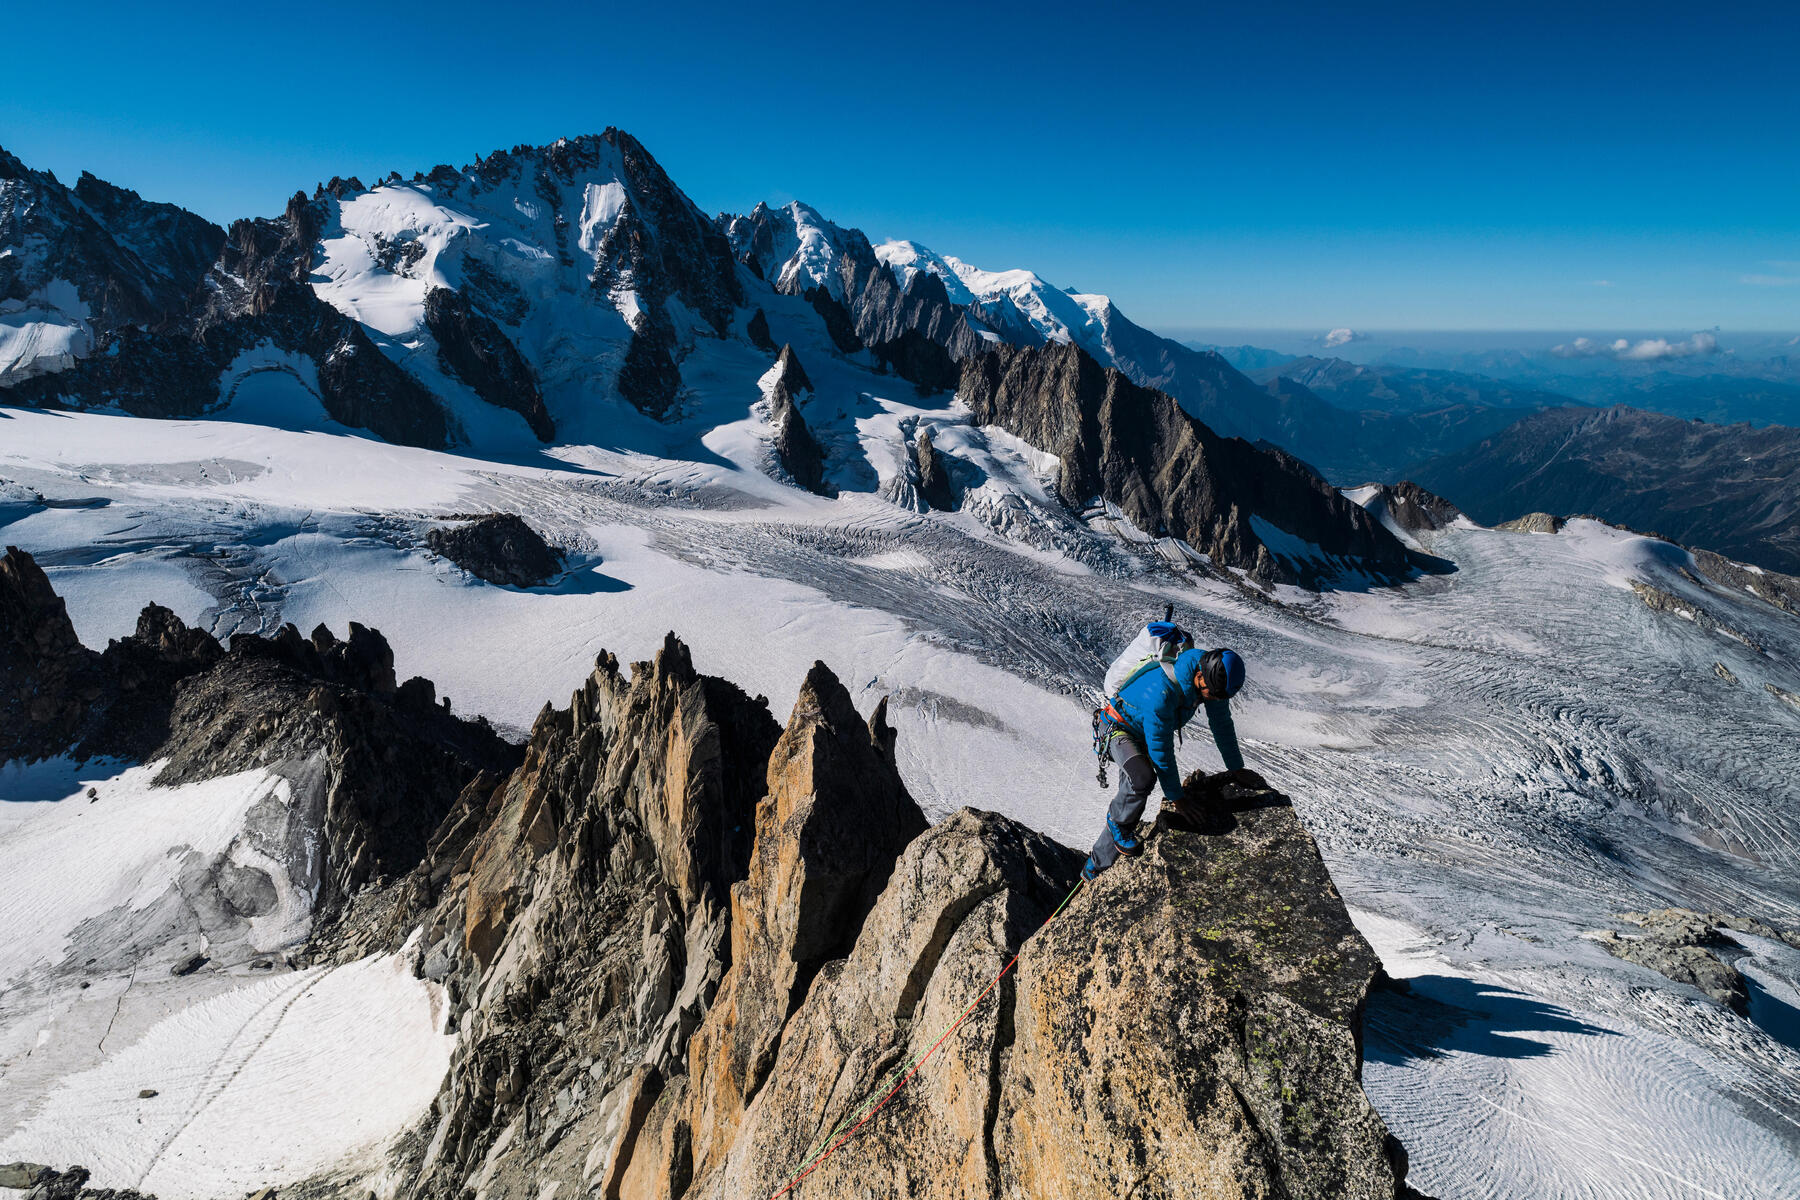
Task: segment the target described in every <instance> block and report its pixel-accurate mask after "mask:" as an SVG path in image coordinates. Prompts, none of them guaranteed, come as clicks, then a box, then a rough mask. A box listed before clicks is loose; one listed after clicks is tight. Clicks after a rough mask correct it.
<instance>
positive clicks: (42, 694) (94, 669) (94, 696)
mask: <svg viewBox="0 0 1800 1200" xmlns="http://www.w3.org/2000/svg"><path fill="white" fill-rule="evenodd" d="M222 654H223V651H222V650H221V649H220V647H219V644H218V643H217V642H216V641H214V640H213V639H212V638H211V637H209V636H207V634H206V633H204V632H203V631H200V630H196V629H189V628H188V627H187V626H186V625H185V624H183V623H182V621H181V620H180V618H178V617H176V615H175V614H174V613H172V612H170V611H169V610H168V609H166V608H163V607H162V606H161V605H158V604H151V605H149V606H147V607H146V608H145V609H144V610H143V612H142V613H140V614H139V615H138V625H137V630H136V632H135V633H134V634H133V635H132V636H130V637H126V638H120V639H115V640H114V641H112V642H110V643H108V645H107V647H106V649H105V650H104V651H102V652H95V651H93V650H90V649H88V648H87V647H86V646H83V645H82V644H81V642H80V640H79V639H78V638H77V637H76V635H75V627H74V625H73V624H71V623H70V621H69V616H68V611H67V608H66V607H65V605H64V603H63V599H62V597H60V596H58V595H57V594H56V592H55V590H54V589H53V588H52V587H51V585H50V580H49V578H48V577H47V576H46V575H45V574H44V571H43V568H41V567H40V566H38V564H37V562H36V560H35V559H33V558H32V557H31V555H29V554H27V553H25V552H24V551H23V550H20V549H18V548H17V547H16V546H8V547H7V549H6V554H5V557H3V558H0V762H6V761H8V760H11V759H22V760H25V761H28V762H29V761H32V760H34V759H39V758H45V757H48V756H50V755H53V754H61V753H64V752H67V751H74V752H76V753H77V754H78V755H79V756H80V757H82V758H92V757H94V756H96V755H110V756H115V757H122V758H140V757H143V756H145V755H147V754H148V753H149V752H150V751H151V750H153V749H154V748H155V747H156V746H158V745H160V744H161V743H162V741H163V739H164V738H166V737H167V736H168V731H169V712H170V708H171V705H172V704H173V697H174V694H175V690H176V686H177V685H178V684H179V683H180V682H181V681H182V680H184V679H186V678H188V677H189V676H191V675H194V674H197V673H199V672H201V671H204V670H206V669H207V668H209V667H211V666H212V665H213V664H214V663H215V662H217V661H218V659H219V658H220V657H221V655H222Z"/></svg>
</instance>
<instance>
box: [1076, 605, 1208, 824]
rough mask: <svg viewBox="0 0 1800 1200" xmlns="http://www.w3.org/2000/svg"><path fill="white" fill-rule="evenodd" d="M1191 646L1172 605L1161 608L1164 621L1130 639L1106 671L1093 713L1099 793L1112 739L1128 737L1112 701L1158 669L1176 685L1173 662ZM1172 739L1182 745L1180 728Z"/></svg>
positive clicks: (1149, 625) (1191, 639) (1095, 773)
mask: <svg viewBox="0 0 1800 1200" xmlns="http://www.w3.org/2000/svg"><path fill="white" fill-rule="evenodd" d="M1193 647H1194V635H1193V634H1191V633H1189V632H1188V631H1187V630H1185V629H1183V628H1181V626H1179V625H1177V624H1175V606H1174V605H1173V604H1168V605H1164V606H1163V619H1162V620H1160V621H1152V622H1150V623H1149V624H1148V625H1146V626H1144V628H1143V632H1141V633H1139V634H1138V635H1137V636H1136V637H1135V638H1133V639H1132V640H1131V645H1129V646H1127V647H1125V651H1124V653H1122V654H1120V655H1119V657H1118V658H1116V659H1114V660H1113V663H1112V666H1110V667H1108V668H1107V669H1106V685H1105V688H1104V692H1103V696H1104V698H1103V699H1102V700H1101V703H1100V707H1099V708H1096V709H1095V710H1094V714H1093V723H1094V758H1095V759H1097V760H1098V765H1097V766H1096V767H1095V768H1094V778H1095V779H1097V780H1098V781H1099V783H1100V787H1101V789H1102V790H1104V789H1105V788H1106V762H1107V760H1108V759H1109V758H1111V757H1112V744H1113V739H1114V738H1119V737H1129V736H1130V733H1129V731H1128V730H1127V728H1126V721H1125V718H1124V717H1122V716H1120V715H1119V710H1118V709H1117V708H1116V707H1114V705H1113V701H1114V700H1115V699H1116V698H1117V697H1118V695H1119V693H1120V692H1122V691H1124V690H1125V689H1126V688H1128V687H1130V686H1131V685H1132V684H1134V683H1136V682H1137V681H1138V680H1139V679H1140V678H1141V677H1142V676H1144V675H1145V674H1146V673H1148V672H1149V671H1151V670H1152V669H1155V668H1158V667H1160V668H1161V669H1162V673H1163V674H1164V675H1166V676H1168V678H1169V682H1170V683H1173V684H1177V685H1179V682H1180V681H1179V680H1177V679H1176V678H1175V660H1176V659H1177V658H1179V657H1181V654H1182V652H1183V651H1184V650H1191V649H1193ZM1175 740H1176V742H1177V744H1179V743H1180V742H1181V730H1179V729H1177V730H1176V731H1175Z"/></svg>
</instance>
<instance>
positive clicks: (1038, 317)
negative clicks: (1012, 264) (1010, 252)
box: [875, 240, 1118, 362]
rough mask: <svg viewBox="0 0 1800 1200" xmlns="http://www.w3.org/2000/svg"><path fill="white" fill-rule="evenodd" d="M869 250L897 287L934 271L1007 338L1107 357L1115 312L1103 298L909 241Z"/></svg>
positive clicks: (960, 301) (957, 300)
mask: <svg viewBox="0 0 1800 1200" xmlns="http://www.w3.org/2000/svg"><path fill="white" fill-rule="evenodd" d="M875 254H876V256H877V257H878V258H880V259H881V261H882V262H883V263H884V264H886V265H887V267H888V268H889V269H890V270H892V271H893V272H894V274H895V276H896V277H897V278H898V279H899V280H900V282H901V283H902V284H903V285H904V284H906V283H907V282H909V281H910V280H911V278H912V276H913V275H915V274H916V273H918V272H920V271H929V272H930V273H932V274H934V275H937V276H938V277H939V278H941V279H943V281H944V287H945V290H946V291H948V292H949V293H950V298H951V300H952V301H954V302H955V303H958V304H966V305H968V306H969V307H970V308H972V309H973V310H974V311H975V314H976V315H977V316H978V317H980V318H981V319H982V320H983V321H984V322H985V323H986V324H988V325H990V326H992V327H993V328H994V329H995V330H996V331H997V332H999V333H1000V335H1001V336H1002V337H1004V338H1005V339H1006V340H1007V341H1017V342H1024V343H1026V344H1030V343H1032V342H1043V341H1048V342H1073V343H1075V344H1076V345H1078V346H1080V347H1082V348H1083V349H1085V350H1087V351H1088V352H1089V353H1091V354H1093V355H1094V356H1095V357H1096V358H1098V359H1100V360H1101V361H1102V362H1110V361H1111V358H1112V356H1111V354H1110V353H1109V351H1108V350H1107V348H1106V340H1107V321H1108V317H1109V315H1114V314H1117V312H1118V310H1117V309H1116V308H1114V307H1113V304H1112V301H1111V300H1109V299H1108V298H1107V297H1105V296H1101V295H1089V294H1084V293H1073V292H1067V291H1064V290H1062V289H1061V288H1058V287H1055V286H1053V285H1052V284H1050V283H1048V282H1046V281H1045V279H1044V278H1043V276H1041V275H1039V274H1038V273H1037V272H1036V271H1029V270H1025V269H1023V268H1014V269H1011V270H1005V271H987V270H983V269H982V268H980V267H978V266H975V265H974V264H973V263H969V262H965V261H964V260H962V259H960V258H957V257H955V256H954V255H949V254H936V253H934V252H932V251H931V250H929V249H927V248H926V247H924V246H922V245H920V244H919V243H918V242H913V241H905V240H897V241H889V242H883V243H882V244H881V245H879V246H877V247H876V248H875Z"/></svg>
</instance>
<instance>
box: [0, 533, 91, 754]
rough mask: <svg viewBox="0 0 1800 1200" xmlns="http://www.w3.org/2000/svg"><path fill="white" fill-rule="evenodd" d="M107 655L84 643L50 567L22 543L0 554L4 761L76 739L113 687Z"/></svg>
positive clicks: (1, 747) (1, 748) (0, 711)
mask: <svg viewBox="0 0 1800 1200" xmlns="http://www.w3.org/2000/svg"><path fill="white" fill-rule="evenodd" d="M99 657H100V656H99V655H97V654H95V653H94V652H93V651H92V650H89V649H88V648H87V647H85V646H83V645H82V644H81V639H80V638H78V637H76V636H75V626H74V624H73V623H72V622H71V621H70V620H69V613H68V609H67V607H66V606H65V605H64V604H63V599H62V597H61V596H58V595H57V594H56V590H55V589H54V588H52V587H51V586H50V580H49V578H48V577H46V576H45V574H44V571H43V568H42V567H40V566H38V565H37V561H36V560H35V559H33V558H32V557H31V555H29V554H27V553H25V552H24V551H23V550H20V549H19V548H18V547H17V546H8V547H7V548H6V556H5V557H4V558H0V762H5V761H7V760H9V759H15V758H20V759H25V760H27V761H30V760H34V759H39V758H44V757H46V756H48V755H51V754H55V753H58V752H59V751H61V750H62V749H64V748H66V747H68V746H70V745H72V744H73V743H74V742H75V741H76V739H77V738H78V737H79V736H80V735H81V733H82V731H83V729H84V727H85V726H86V724H87V718H88V714H89V711H90V710H91V709H92V708H93V707H94V706H95V705H96V704H98V703H99V702H100V701H101V700H102V698H103V696H104V692H105V677H104V676H103V675H102V674H101V672H100V669H99Z"/></svg>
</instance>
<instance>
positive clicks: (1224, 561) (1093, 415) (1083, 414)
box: [957, 345, 1412, 581]
mask: <svg viewBox="0 0 1800 1200" xmlns="http://www.w3.org/2000/svg"><path fill="white" fill-rule="evenodd" d="M957 390H958V395H959V396H960V397H961V398H962V399H963V400H964V401H965V402H966V403H967V404H968V405H969V407H970V409H971V410H972V411H973V412H974V415H975V420H976V422H977V423H978V424H984V425H987V424H991V425H998V426H1000V427H1001V428H1003V429H1005V430H1007V431H1009V432H1011V433H1014V434H1016V435H1018V436H1019V437H1022V438H1024V439H1025V440H1026V441H1028V442H1030V443H1031V444H1032V445H1034V446H1036V447H1038V448H1039V449H1040V450H1044V451H1046V452H1048V453H1051V454H1054V455H1056V456H1057V457H1058V458H1059V459H1060V460H1061V464H1062V465H1061V469H1060V473H1059V475H1058V478H1057V481H1056V489H1057V494H1058V495H1059V496H1060V497H1061V499H1062V500H1063V502H1064V503H1065V504H1068V505H1070V506H1072V507H1077V508H1079V507H1083V506H1085V505H1087V504H1089V503H1091V502H1092V501H1093V500H1095V499H1096V498H1103V499H1105V500H1108V501H1110V502H1112V503H1114V504H1116V505H1118V506H1119V507H1120V508H1121V509H1122V510H1124V513H1125V515H1126V516H1127V517H1129V518H1130V519H1131V520H1132V521H1133V522H1134V523H1135V524H1137V526H1138V527H1139V528H1141V529H1143V530H1144V531H1145V532H1146V533H1149V534H1152V535H1154V536H1171V537H1177V538H1181V539H1183V540H1185V541H1186V542H1187V543H1188V544H1189V545H1190V546H1192V547H1193V548H1194V549H1195V550H1197V551H1199V552H1201V553H1203V554H1207V555H1210V556H1211V558H1212V560H1213V562H1214V563H1216V564H1218V565H1220V566H1230V567H1240V568H1243V569H1245V570H1248V571H1251V572H1252V573H1253V574H1255V575H1256V576H1258V577H1259V578H1264V579H1269V580H1286V581H1296V580H1300V581H1314V580H1317V579H1319V578H1322V577H1328V576H1329V575H1330V574H1331V573H1332V572H1333V571H1334V570H1337V569H1343V568H1354V569H1360V570H1364V571H1368V572H1371V573H1374V574H1377V575H1386V576H1390V577H1397V576H1400V575H1403V574H1405V573H1407V572H1408V571H1409V570H1411V569H1412V560H1411V558H1410V556H1409V553H1408V551H1407V550H1406V548H1405V547H1404V546H1402V545H1401V544H1400V542H1399V541H1398V540H1397V539H1396V538H1395V537H1394V535H1393V534H1391V533H1389V532H1388V530H1387V529H1385V528H1384V527H1382V525H1381V524H1380V523H1379V522H1378V521H1376V520H1375V519H1374V518H1373V517H1372V516H1370V514H1369V513H1368V512H1366V511H1365V510H1363V509H1362V508H1360V507H1359V506H1357V505H1355V504H1352V503H1351V502H1350V501H1349V500H1347V499H1345V498H1344V497H1343V496H1342V495H1341V494H1340V493H1339V492H1338V491H1337V490H1336V489H1335V488H1333V487H1331V486H1330V485H1329V484H1327V483H1325V482H1324V481H1323V480H1321V479H1319V478H1318V477H1317V476H1315V475H1313V474H1312V473H1311V472H1310V471H1307V470H1306V469H1305V468H1304V466H1303V465H1302V464H1300V463H1298V462H1297V461H1295V460H1293V459H1291V458H1290V457H1288V456H1287V455H1285V454H1283V453H1281V452H1279V451H1273V450H1260V449H1257V448H1256V447H1254V446H1251V445H1250V444H1249V443H1247V442H1244V441H1242V440H1241V439H1237V438H1221V437H1219V436H1218V435H1217V434H1215V433H1214V432H1213V431H1212V430H1210V429H1208V428H1207V427H1206V426H1205V425H1203V424H1201V423H1200V422H1199V421H1197V420H1195V419H1194V418H1193V417H1191V416H1189V415H1188V414H1187V413H1185V412H1183V411H1182V409H1181V407H1180V406H1179V405H1177V404H1176V403H1175V402H1174V401H1173V400H1172V399H1170V398H1169V397H1168V396H1165V395H1163V394H1162V393H1161V392H1155V391H1151V390H1149V389H1147V388H1142V387H1139V386H1138V385H1137V384H1134V383H1132V382H1131V381H1130V380H1129V379H1127V378H1125V376H1124V375H1122V374H1120V373H1119V372H1118V371H1115V370H1112V369H1111V368H1107V367H1102V366H1100V364H1099V363H1097V362H1095V361H1094V360H1093V359H1092V358H1091V357H1089V356H1088V355H1087V354H1086V352H1084V351H1082V350H1081V349H1080V348H1078V347H1075V346H1057V345H1047V346H1041V347H1036V348H1014V347H1001V348H998V349H996V350H993V351H990V352H989V353H986V354H983V355H980V356H978V357H974V358H969V359H965V360H964V361H963V376H962V382H961V384H960V386H959V387H958V389H957ZM1253 518H1260V519H1261V520H1263V521H1265V522H1268V524H1269V525H1271V526H1273V527H1274V528H1275V529H1276V530H1277V531H1278V532H1280V533H1283V534H1286V535H1288V537H1290V538H1292V539H1295V540H1298V541H1300V542H1302V543H1310V544H1311V546H1312V547H1316V553H1310V552H1299V551H1295V550H1294V549H1293V548H1292V547H1291V546H1289V545H1278V546H1276V547H1275V548H1274V550H1273V552H1271V548H1270V547H1269V546H1268V545H1267V544H1266V542H1265V540H1264V536H1263V535H1262V534H1260V533H1258V532H1257V530H1256V528H1255V527H1254V526H1253V524H1252V521H1253ZM1266 528H1268V526H1265V529H1266ZM1332 560H1336V561H1335V562H1333V561H1332Z"/></svg>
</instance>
